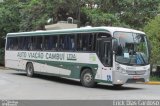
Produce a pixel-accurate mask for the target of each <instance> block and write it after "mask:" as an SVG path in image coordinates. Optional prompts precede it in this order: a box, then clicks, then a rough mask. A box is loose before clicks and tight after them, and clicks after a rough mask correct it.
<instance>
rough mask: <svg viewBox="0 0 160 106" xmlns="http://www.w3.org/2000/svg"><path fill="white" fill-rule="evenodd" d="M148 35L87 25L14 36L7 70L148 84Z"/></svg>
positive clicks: (7, 50) (88, 81)
mask: <svg viewBox="0 0 160 106" xmlns="http://www.w3.org/2000/svg"><path fill="white" fill-rule="evenodd" d="M148 42H149V41H148V39H147V37H146V35H145V33H144V32H141V31H138V30H133V29H128V28H121V27H83V28H74V29H61V30H49V31H32V32H19V33H8V34H7V36H6V47H5V67H7V68H11V69H15V70H20V71H25V72H26V75H27V76H29V77H33V76H34V75H35V74H44V75H51V76H58V77H65V78H71V79H78V80H80V82H81V84H82V85H83V86H85V87H94V85H95V84H97V83H107V84H111V85H113V86H122V85H123V84H125V83H136V82H148V81H149V76H150V64H149V57H150V46H149V43H148Z"/></svg>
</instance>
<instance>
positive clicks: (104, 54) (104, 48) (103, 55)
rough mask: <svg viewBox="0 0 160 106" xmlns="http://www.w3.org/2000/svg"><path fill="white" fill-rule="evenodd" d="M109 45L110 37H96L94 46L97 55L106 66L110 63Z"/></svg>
mask: <svg viewBox="0 0 160 106" xmlns="http://www.w3.org/2000/svg"><path fill="white" fill-rule="evenodd" d="M111 46H112V45H111V39H109V38H105V39H104V38H99V39H97V46H96V51H97V55H98V57H99V59H100V61H101V62H102V64H103V65H104V66H106V67H111V65H112V56H111V51H112V47H111Z"/></svg>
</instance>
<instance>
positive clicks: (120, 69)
mask: <svg viewBox="0 0 160 106" xmlns="http://www.w3.org/2000/svg"><path fill="white" fill-rule="evenodd" d="M116 71H118V72H120V73H122V74H126V70H125V69H123V68H122V67H120V66H118V67H117V70H116Z"/></svg>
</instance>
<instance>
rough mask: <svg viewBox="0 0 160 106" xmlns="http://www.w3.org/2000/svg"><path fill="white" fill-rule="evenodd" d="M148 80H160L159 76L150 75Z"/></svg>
mask: <svg viewBox="0 0 160 106" xmlns="http://www.w3.org/2000/svg"><path fill="white" fill-rule="evenodd" d="M150 81H160V77H158V76H151V77H150Z"/></svg>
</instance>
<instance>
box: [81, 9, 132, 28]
mask: <svg viewBox="0 0 160 106" xmlns="http://www.w3.org/2000/svg"><path fill="white" fill-rule="evenodd" d="M82 14H83V15H84V14H85V15H84V16H86V20H85V21H88V22H89V23H90V24H91V25H92V26H121V27H122V26H125V27H129V26H127V25H125V24H124V23H121V22H120V20H119V19H118V17H117V16H116V15H113V14H111V13H105V12H102V11H101V10H100V9H88V8H83V9H82Z"/></svg>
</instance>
